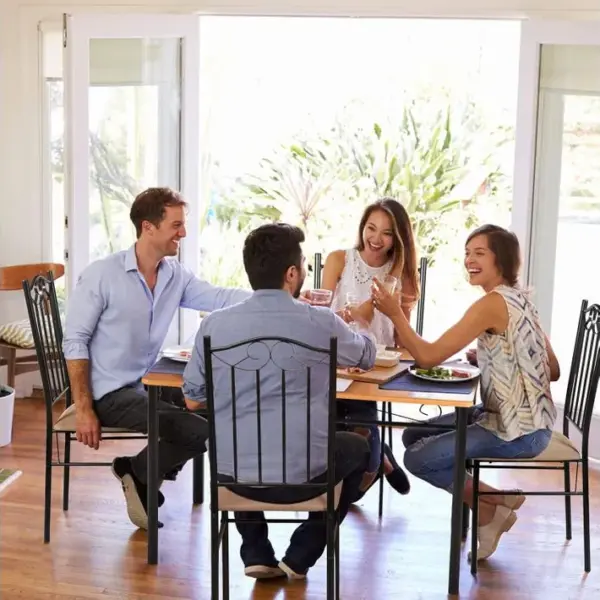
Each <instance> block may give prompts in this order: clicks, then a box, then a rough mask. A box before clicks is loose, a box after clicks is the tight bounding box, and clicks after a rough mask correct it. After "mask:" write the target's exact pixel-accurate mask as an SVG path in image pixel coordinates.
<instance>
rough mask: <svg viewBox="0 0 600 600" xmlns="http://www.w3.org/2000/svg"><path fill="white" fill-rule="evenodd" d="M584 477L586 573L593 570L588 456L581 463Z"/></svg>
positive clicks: (584, 552) (584, 554) (584, 551)
mask: <svg viewBox="0 0 600 600" xmlns="http://www.w3.org/2000/svg"><path fill="white" fill-rule="evenodd" d="M581 467H582V469H581V475H582V478H583V557H584V569H585V572H586V573H589V572H590V571H591V570H592V565H591V562H592V561H591V556H590V555H591V551H590V479H589V471H588V461H587V457H586V458H584V459H583V462H582V463H581Z"/></svg>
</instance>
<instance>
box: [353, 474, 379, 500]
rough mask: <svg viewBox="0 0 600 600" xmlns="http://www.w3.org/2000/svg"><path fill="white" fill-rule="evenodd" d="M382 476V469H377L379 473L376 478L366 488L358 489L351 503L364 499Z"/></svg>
mask: <svg viewBox="0 0 600 600" xmlns="http://www.w3.org/2000/svg"><path fill="white" fill-rule="evenodd" d="M380 478H381V469H379V471H377V475H375V479H373V481H371V483H370V484H369V485H368V486H367V487H366V488H365V489H364V490H356V494H354V496H353V497H352V498H351V500H350V504H354V503H356V502H358V501H359V500H362V499H363V497H364V495H365V494H366V493H367V492H368V491H369V490H370V489H371V488H372V487H373V486H374V485H375V484H376V483H377V482H378V481H379V479H380Z"/></svg>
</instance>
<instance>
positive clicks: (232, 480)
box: [204, 336, 341, 600]
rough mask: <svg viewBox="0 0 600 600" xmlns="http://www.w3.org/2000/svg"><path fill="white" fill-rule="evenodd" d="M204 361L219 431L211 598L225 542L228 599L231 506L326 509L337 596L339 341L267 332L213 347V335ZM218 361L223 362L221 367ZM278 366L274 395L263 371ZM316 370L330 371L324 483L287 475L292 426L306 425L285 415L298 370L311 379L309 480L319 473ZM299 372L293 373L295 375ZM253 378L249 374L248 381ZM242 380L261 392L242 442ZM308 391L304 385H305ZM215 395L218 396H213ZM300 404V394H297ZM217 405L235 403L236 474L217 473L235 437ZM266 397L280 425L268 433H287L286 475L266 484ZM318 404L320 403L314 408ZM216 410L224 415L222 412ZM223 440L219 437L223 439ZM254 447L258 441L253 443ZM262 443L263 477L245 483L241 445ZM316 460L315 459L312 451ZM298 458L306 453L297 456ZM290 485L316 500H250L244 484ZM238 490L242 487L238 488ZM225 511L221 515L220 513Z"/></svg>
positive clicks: (213, 457) (213, 467)
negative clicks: (313, 341)
mask: <svg viewBox="0 0 600 600" xmlns="http://www.w3.org/2000/svg"><path fill="white" fill-rule="evenodd" d="M204 359H205V369H206V371H205V375H206V398H207V408H208V416H209V421H210V426H211V431H212V432H215V434H214V435H211V436H210V439H209V458H210V475H211V478H210V497H211V503H210V512H211V557H212V559H211V560H212V563H211V577H212V596H211V597H212V599H213V600H218V599H219V546H221V550H222V562H223V586H222V588H223V598H224V599H227V598H229V534H228V532H229V524H230V523H233V522H235V519H234V518H233V517H230V516H229V512H234V511H243V512H256V511H265V512H266V511H277V512H281V511H300V512H304V511H306V512H324V513H325V515H326V521H327V550H326V556H327V598H332V599H333V598H339V515H338V511H337V506H338V502H339V497H340V493H341V483H340V484H337V485H336V483H335V472H334V470H335V469H334V455H335V433H336V411H335V402H336V364H337V339H336V338H331V341H330V347H329V348H328V349H324V348H315V347H313V346H308V345H307V344H304V343H302V342H299V341H295V340H291V339H287V338H282V337H263V338H254V339H250V340H245V341H241V342H237V343H235V344H231V345H228V346H222V347H212V345H211V338H210V337H208V336H207V337H205V338H204ZM283 362H285V363H287V364H292V363H294V364H295V367H294V368H283V366H282V363H283ZM215 365H217V366H216V367H215ZM266 365H270V366H275V367H276V368H277V369H278V370H280V371H281V387H280V389H278V390H277V392H276V393H275V394H274V392H273V390H272V389H271V390H270V391H269V388H266V387H264V386H263V385H262V383H263V382H262V381H261V370H262V369H263V368H264V367H265V366H266ZM315 368H326V369H328V372H329V390H328V413H329V416H328V422H327V431H328V448H327V477H326V482H324V483H300V484H298V483H289V482H288V480H287V476H286V465H288V458H289V455H288V452H289V448H288V445H287V440H288V428H290V429H291V428H292V427H294V426H301V424H298V423H297V422H296V423H288V419H289V418H286V414H288V411H289V401H288V397H287V396H286V385H298V381H299V379H298V377H299V375H298V374H299V373H300V372H302V375H301V377H302V378H304V377H306V379H305V381H306V388H305V389H306V399H307V401H306V421H305V422H304V425H305V427H306V431H307V439H306V473H307V481H308V480H310V479H311V477H314V476H315V475H317V474H313V473H312V472H311V464H312V463H311V427H310V423H311V404H312V402H311V400H312V399H313V396H312V395H311V370H312V369H315ZM216 369H221V370H223V369H225V370H226V375H225V376H226V377H227V381H228V382H229V383H228V384H227V385H222V386H221V388H219V387H216V386H215V378H214V377H213V375H214V373H215V370H216ZM294 371H295V372H296V376H295V378H294V379H291V378H290V377H289V373H291V372H294ZM250 378H251V379H250ZM242 385H244V386H245V387H247V386H248V385H251V386H252V387H254V392H255V394H256V411H255V412H256V429H254V428H253V427H251V428H245V429H244V430H243V432H241V435H243V436H244V438H245V439H244V440H243V441H240V438H239V436H240V430H239V429H238V424H237V419H238V417H237V415H238V414H239V412H238V407H237V402H238V397H237V390H238V389H240V387H241V386H242ZM301 389H303V388H301ZM215 399H216V402H215ZM296 402H297V399H296ZM215 403H216V405H217V407H216V408H217V411H222V410H223V408H222V407H221V406H220V405H222V404H223V403H230V409H231V413H230V414H231V422H232V430H231V434H230V435H231V437H230V438H229V439H230V440H231V444H232V448H233V477H230V476H229V477H227V479H226V480H224V479H223V477H222V476H219V474H218V468H217V465H218V464H219V455H218V454H217V453H218V448H219V445H220V444H223V443H225V442H224V441H223V440H224V439H226V438H227V436H228V435H229V433H228V429H227V428H228V427H229V425H228V424H226V425H225V427H226V429H223V428H220V427H219V425H218V423H217V420H216V419H215ZM267 403H268V404H269V405H270V408H271V409H273V407H274V406H276V407H277V408H275V410H277V411H278V414H277V417H278V416H279V413H280V415H281V430H277V431H275V429H271V431H270V432H269V434H268V435H277V436H280V439H281V449H282V463H281V464H282V471H281V480H280V481H278V482H275V483H274V482H273V481H269V485H268V486H266V485H265V483H264V480H263V476H262V473H263V459H264V457H263V454H262V443H263V439H264V435H265V434H266V429H265V424H264V422H263V419H264V417H263V411H262V410H261V409H262V408H263V407H264V406H265V405H267ZM313 410H314V408H313ZM217 414H218V413H217ZM217 438H218V439H217ZM255 445H256V446H255ZM241 446H244V447H245V448H246V449H247V448H248V447H249V446H251V447H256V451H257V456H258V464H257V465H256V473H257V478H256V480H254V481H248V480H247V478H245V479H244V480H243V481H240V479H238V464H239V463H240V462H241V461H243V458H240V457H243V456H244V455H243V450H241V451H240V447H241ZM313 458H314V457H313ZM298 459H299V460H304V457H302V458H301V456H298ZM272 486H277V487H278V488H279V487H286V488H287V487H289V488H294V489H295V490H297V491H298V492H302V493H305V494H306V497H311V498H312V499H310V500H306V501H304V502H296V503H294V504H274V503H266V502H261V501H256V500H251V499H248V498H247V497H245V496H243V495H241V492H242V491H243V488H248V487H253V488H254V487H259V488H261V487H262V488H265V487H272ZM237 492H240V493H237ZM219 513H220V519H219ZM301 521H302V519H273V518H267V522H268V523H298V522H301Z"/></svg>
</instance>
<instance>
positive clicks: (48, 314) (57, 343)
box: [22, 271, 71, 422]
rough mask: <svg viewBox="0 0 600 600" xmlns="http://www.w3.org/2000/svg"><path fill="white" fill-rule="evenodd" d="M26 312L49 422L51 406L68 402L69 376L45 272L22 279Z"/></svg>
mask: <svg viewBox="0 0 600 600" xmlns="http://www.w3.org/2000/svg"><path fill="white" fill-rule="evenodd" d="M22 287H23V292H24V294H25V303H26V304H27V313H28V315H29V322H30V324H31V332H32V334H33V341H34V343H35V352H36V355H37V359H38V363H39V366H40V375H41V376H42V385H43V386H44V397H45V400H46V411H47V417H48V418H49V422H52V407H53V406H54V404H56V403H57V402H59V401H61V400H64V401H65V404H66V406H69V405H70V404H71V394H70V387H69V376H68V374H67V365H66V362H65V357H64V354H63V351H62V342H63V331H62V324H61V321H60V312H59V309H58V300H57V298H56V289H55V287H54V277H53V275H52V272H51V271H49V272H48V273H47V274H46V275H45V276H44V275H36V276H35V277H34V278H33V280H32V281H29V280H27V279H25V280H24V281H23V282H22Z"/></svg>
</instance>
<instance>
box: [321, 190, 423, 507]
mask: <svg viewBox="0 0 600 600" xmlns="http://www.w3.org/2000/svg"><path fill="white" fill-rule="evenodd" d="M387 275H392V276H394V277H395V278H396V279H397V282H398V283H397V286H396V289H397V290H401V295H400V297H401V301H400V302H401V304H400V305H401V308H402V310H403V312H404V314H405V315H406V317H407V318H410V311H411V309H412V307H413V306H414V304H415V301H416V299H417V296H418V293H419V291H418V286H419V284H418V277H417V255H416V250H415V240H414V236H413V230H412V224H411V222H410V218H409V216H408V214H407V212H406V210H405V208H404V207H403V206H402V204H400V203H399V202H397V201H396V200H393V199H392V198H383V199H382V200H379V201H377V202H374V203H373V204H371V205H369V206H368V207H367V208H366V209H365V211H364V213H363V215H362V218H361V220H360V224H359V226H358V240H357V242H356V246H355V247H354V248H352V249H350V250H336V251H335V252H332V253H331V254H329V256H328V257H327V260H326V261H325V267H324V269H323V283H322V287H323V288H325V289H329V290H331V291H332V292H333V301H332V305H331V308H332V310H334V311H336V312H338V313H340V312H342V311H344V309H345V308H346V306H347V304H348V302H349V298H350V295H352V296H353V300H355V301H357V302H358V303H359V308H358V309H356V310H357V312H358V313H359V314H360V315H361V316H362V318H363V319H364V320H367V321H368V322H369V323H370V324H371V325H370V329H371V332H372V333H373V335H374V336H375V338H376V340H377V343H378V344H382V345H385V346H399V345H401V340H400V339H399V338H398V336H396V335H395V334H394V325H393V323H392V322H391V321H390V319H389V318H388V317H386V316H385V315H384V314H382V313H380V312H379V311H374V310H373V303H372V302H371V286H372V284H373V279H374V278H375V277H376V278H378V279H380V280H383V279H384V278H385V277H386V276H387ZM338 406H339V408H338V410H339V412H340V416H341V417H343V418H346V419H355V420H360V419H365V420H367V419H377V404H376V403H375V402H363V401H353V400H347V401H344V402H338ZM355 430H356V431H359V432H360V433H363V434H364V435H366V436H367V437H368V439H369V444H370V446H371V455H370V457H371V459H370V463H369V469H368V472H367V474H366V475H365V478H364V479H363V484H362V486H361V493H360V495H359V496H358V497H357V498H356V499H355V501H356V500H358V499H360V498H361V497H362V496H363V495H364V494H365V493H366V491H367V490H368V489H369V488H370V487H371V486H372V485H373V483H374V482H375V481H376V480H377V479H378V476H379V475H380V474H381V469H380V464H379V463H380V457H381V437H380V434H379V429H378V427H376V426H373V427H368V428H366V427H363V428H355ZM384 453H385V460H384V464H383V472H384V474H385V476H386V479H387V481H388V482H389V483H390V485H391V486H392V487H393V488H394V489H395V490H396V491H398V492H399V493H401V494H406V493H408V491H409V490H410V483H409V481H408V478H407V477H406V474H405V473H404V471H403V470H402V468H401V467H400V466H399V465H398V463H397V462H396V460H395V459H394V456H393V454H392V452H391V450H390V448H389V446H387V444H386V445H385V446H384Z"/></svg>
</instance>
